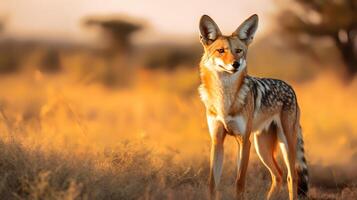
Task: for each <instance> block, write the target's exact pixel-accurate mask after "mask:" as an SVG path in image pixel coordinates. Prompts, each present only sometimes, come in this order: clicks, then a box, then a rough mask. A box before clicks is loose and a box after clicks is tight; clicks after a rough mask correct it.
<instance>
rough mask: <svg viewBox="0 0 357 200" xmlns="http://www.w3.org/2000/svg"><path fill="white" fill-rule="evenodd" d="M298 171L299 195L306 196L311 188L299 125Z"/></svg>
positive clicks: (297, 146) (300, 196)
mask: <svg viewBox="0 0 357 200" xmlns="http://www.w3.org/2000/svg"><path fill="white" fill-rule="evenodd" d="M295 167H296V171H297V175H298V196H299V198H304V197H306V196H307V192H308V190H309V184H308V183H309V173H308V169H307V163H306V158H305V150H304V139H303V136H302V130H301V126H299V130H298V134H297V145H296V165H295Z"/></svg>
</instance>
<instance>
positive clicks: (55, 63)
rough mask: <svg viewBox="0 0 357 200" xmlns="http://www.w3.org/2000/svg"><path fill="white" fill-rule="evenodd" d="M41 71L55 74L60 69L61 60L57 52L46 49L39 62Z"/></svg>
mask: <svg viewBox="0 0 357 200" xmlns="http://www.w3.org/2000/svg"><path fill="white" fill-rule="evenodd" d="M40 69H41V71H43V72H48V73H55V72H58V71H60V69H61V60H60V55H59V52H58V50H56V49H54V48H53V49H48V50H46V52H45V55H44V57H43V59H42V61H41V67H40Z"/></svg>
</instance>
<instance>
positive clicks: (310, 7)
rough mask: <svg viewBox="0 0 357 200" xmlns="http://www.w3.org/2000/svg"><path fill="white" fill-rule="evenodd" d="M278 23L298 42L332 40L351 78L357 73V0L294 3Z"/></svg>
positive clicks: (323, 0)
mask: <svg viewBox="0 0 357 200" xmlns="http://www.w3.org/2000/svg"><path fill="white" fill-rule="evenodd" d="M294 3H296V4H297V6H292V5H289V8H287V9H285V10H284V11H283V12H281V14H280V15H279V24H280V25H281V26H282V27H283V29H284V30H286V31H288V32H289V33H292V34H293V35H294V36H296V34H297V35H300V36H303V37H294V38H295V39H296V40H303V39H305V40H306V39H307V38H308V39H309V38H313V37H329V38H331V39H332V40H333V41H334V44H335V46H336V47H337V49H338V50H339V52H340V53H341V56H342V59H343V61H344V63H345V71H346V73H347V76H348V78H353V77H354V76H355V75H356V74H357V0H294Z"/></svg>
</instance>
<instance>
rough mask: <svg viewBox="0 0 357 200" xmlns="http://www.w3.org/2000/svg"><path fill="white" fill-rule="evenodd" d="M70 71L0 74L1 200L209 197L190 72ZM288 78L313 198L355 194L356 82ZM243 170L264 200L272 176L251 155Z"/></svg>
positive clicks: (228, 186)
mask: <svg viewBox="0 0 357 200" xmlns="http://www.w3.org/2000/svg"><path fill="white" fill-rule="evenodd" d="M128 76H130V74H128ZM68 77H71V76H70V75H68V74H66V73H65V72H64V73H63V74H61V75H53V76H49V75H43V74H41V73H39V72H35V73H33V74H30V75H29V74H28V73H24V74H15V75H11V76H10V75H9V76H6V77H2V78H1V79H0V100H1V102H0V103H1V105H0V119H1V120H0V136H1V140H0V196H1V197H2V198H3V199H183V198H185V199H206V198H207V175H208V154H209V145H210V141H209V137H208V133H207V127H206V122H205V116H204V109H203V105H202V104H201V103H200V101H199V99H198V95H197V92H196V88H197V86H198V83H199V81H198V72H197V71H192V70H182V71H176V72H170V73H169V72H148V71H140V72H138V73H137V75H136V80H135V81H134V82H133V84H132V85H131V86H130V88H126V89H120V90H112V89H107V88H105V87H103V86H101V85H100V84H96V83H93V84H86V85H85V84H79V83H78V82H77V81H74V79H73V78H68ZM292 84H293V86H294V88H295V89H296V92H297V95H298V100H299V102H300V106H301V110H302V126H303V129H304V134H305V140H306V147H305V149H306V150H307V158H308V160H309V163H310V166H311V167H310V169H311V179H312V187H313V188H312V190H311V193H310V196H311V198H312V199H356V196H357V189H356V187H357V185H356V181H357V173H356V171H355V169H356V168H357V164H356V163H357V153H356V152H357V146H356V144H357V124H356V122H355V120H356V119H357V95H356V93H355V91H356V89H357V82H355V83H352V84H351V85H350V86H345V85H343V84H342V83H341V82H340V81H338V80H337V79H336V78H333V76H330V75H323V76H321V77H319V78H317V79H316V80H314V81H311V82H307V83H304V84H294V83H292ZM226 143H227V148H226V155H225V166H224V174H223V181H222V185H221V191H222V197H223V199H232V198H233V197H234V185H233V183H234V178H235V151H236V147H235V143H234V141H232V140H231V139H230V138H228V140H227V141H226ZM252 152H254V150H252ZM248 174H249V175H248V183H247V184H248V191H247V193H248V198H249V199H264V195H265V192H266V190H267V188H268V187H269V184H270V176H269V174H268V172H267V170H266V169H265V168H264V167H262V165H261V164H260V163H259V161H257V157H256V156H255V155H254V154H253V156H252V162H251V163H250V168H249V172H248ZM285 197H286V192H284V193H283V194H282V199H284V198H285Z"/></svg>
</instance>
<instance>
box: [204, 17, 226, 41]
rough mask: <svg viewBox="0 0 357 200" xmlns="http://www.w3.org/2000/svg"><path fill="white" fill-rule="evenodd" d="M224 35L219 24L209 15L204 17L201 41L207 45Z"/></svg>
mask: <svg viewBox="0 0 357 200" xmlns="http://www.w3.org/2000/svg"><path fill="white" fill-rule="evenodd" d="M220 35H222V33H221V31H220V30H219V28H218V26H217V24H216V23H215V22H214V21H213V19H212V18H210V17H209V16H208V15H203V16H202V17H201V19H200V39H201V42H202V43H203V44H205V45H209V44H211V43H212V42H214V41H215V40H216V39H217V38H218V36H220Z"/></svg>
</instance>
